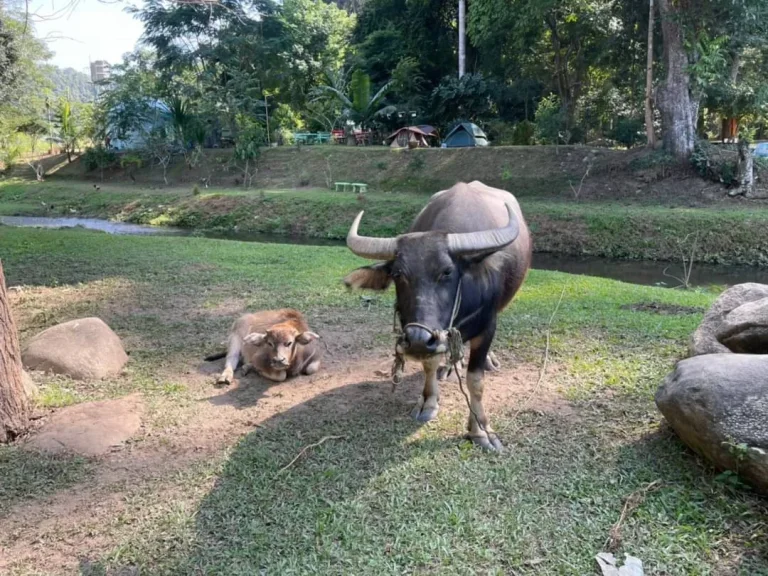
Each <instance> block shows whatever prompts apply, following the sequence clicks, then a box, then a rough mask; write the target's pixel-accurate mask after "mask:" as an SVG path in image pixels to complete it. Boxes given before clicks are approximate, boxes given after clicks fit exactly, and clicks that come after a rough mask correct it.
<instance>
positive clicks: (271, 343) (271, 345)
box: [267, 340, 275, 348]
mask: <svg viewBox="0 0 768 576" xmlns="http://www.w3.org/2000/svg"><path fill="white" fill-rule="evenodd" d="M267 344H269V347H270V348H274V347H275V343H274V342H272V340H268V341H267Z"/></svg>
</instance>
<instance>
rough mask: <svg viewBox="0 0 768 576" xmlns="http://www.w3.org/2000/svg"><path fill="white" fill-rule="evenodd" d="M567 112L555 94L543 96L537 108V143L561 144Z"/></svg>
mask: <svg viewBox="0 0 768 576" xmlns="http://www.w3.org/2000/svg"><path fill="white" fill-rule="evenodd" d="M565 124H566V123H565V112H564V111H563V109H562V107H561V106H560V99H559V98H558V97H557V96H555V95H554V94H552V95H550V96H547V97H545V98H542V99H541V101H540V102H539V105H538V107H537V108H536V132H535V137H536V143H537V144H559V143H561V142H562V140H561V137H560V135H561V133H562V132H563V131H564V130H565Z"/></svg>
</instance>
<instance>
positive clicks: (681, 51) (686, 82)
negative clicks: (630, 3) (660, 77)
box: [657, 0, 699, 162]
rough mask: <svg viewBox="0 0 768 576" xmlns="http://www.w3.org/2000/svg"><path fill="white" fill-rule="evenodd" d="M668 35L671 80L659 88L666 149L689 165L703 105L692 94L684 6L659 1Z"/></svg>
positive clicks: (667, 60) (666, 50)
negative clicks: (684, 36) (700, 107)
mask: <svg viewBox="0 0 768 576" xmlns="http://www.w3.org/2000/svg"><path fill="white" fill-rule="evenodd" d="M658 2H659V14H660V16H661V31H662V34H663V36H664V63H665V65H666V69H667V77H666V80H665V82H664V84H663V85H662V86H661V88H660V89H659V93H658V98H657V104H658V106H659V110H661V120H662V136H663V141H664V148H665V149H666V150H667V151H668V152H669V153H670V154H672V155H673V156H674V157H675V158H677V160H678V161H680V162H686V161H687V160H688V158H689V157H690V155H691V153H692V152H693V149H694V146H695V145H696V120H697V119H698V115H699V103H698V101H697V100H696V99H695V98H694V97H693V95H692V94H691V77H690V74H689V72H688V65H689V62H688V55H687V54H686V52H685V45H684V43H683V24H682V22H681V19H682V10H683V8H682V7H681V3H676V2H675V1H674V0H658Z"/></svg>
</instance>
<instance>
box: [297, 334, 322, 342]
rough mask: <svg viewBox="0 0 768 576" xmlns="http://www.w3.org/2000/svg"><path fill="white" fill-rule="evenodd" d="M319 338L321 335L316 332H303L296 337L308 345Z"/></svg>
mask: <svg viewBox="0 0 768 576" xmlns="http://www.w3.org/2000/svg"><path fill="white" fill-rule="evenodd" d="M317 338H320V336H318V335H317V334H315V333H314V332H302V333H301V334H299V335H298V336H297V337H296V342H298V343H299V344H304V345H306V344H309V343H310V342H312V340H316V339H317Z"/></svg>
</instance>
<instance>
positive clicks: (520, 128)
mask: <svg viewBox="0 0 768 576" xmlns="http://www.w3.org/2000/svg"><path fill="white" fill-rule="evenodd" d="M535 135H536V124H534V123H533V122H531V121H530V120H523V121H522V122H518V123H517V124H515V129H514V131H513V132H512V144H514V145H515V146H530V145H531V144H533V138H534V136H535Z"/></svg>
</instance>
